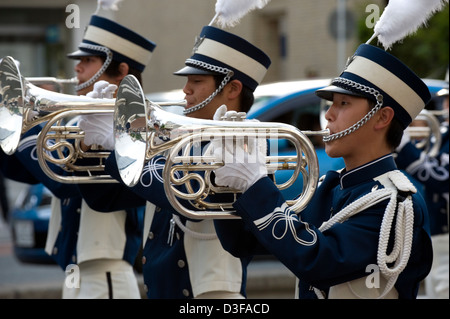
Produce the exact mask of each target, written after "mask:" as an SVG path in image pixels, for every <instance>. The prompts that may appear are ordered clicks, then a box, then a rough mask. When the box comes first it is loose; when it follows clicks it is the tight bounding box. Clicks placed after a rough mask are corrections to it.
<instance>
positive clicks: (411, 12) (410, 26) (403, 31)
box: [367, 0, 449, 50]
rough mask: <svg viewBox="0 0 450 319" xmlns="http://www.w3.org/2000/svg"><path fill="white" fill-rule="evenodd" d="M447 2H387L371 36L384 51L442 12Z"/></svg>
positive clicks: (409, 0) (419, 0) (395, 0)
mask: <svg viewBox="0 0 450 319" xmlns="http://www.w3.org/2000/svg"><path fill="white" fill-rule="evenodd" d="M448 1H449V0H389V4H388V5H387V6H386V8H385V9H384V11H383V14H382V15H381V17H380V19H379V20H378V21H377V23H376V24H375V27H374V34H373V36H372V37H371V38H370V39H369V41H367V43H370V41H372V40H373V39H374V38H375V37H378V41H379V42H380V43H381V44H382V45H383V47H384V49H385V50H387V49H390V48H391V46H392V44H394V43H395V42H398V41H400V40H402V39H403V38H405V37H406V36H408V35H411V34H413V33H415V32H416V31H417V29H419V28H420V27H421V26H422V25H426V23H427V20H428V19H429V18H430V17H431V16H432V15H433V14H434V13H436V12H438V11H440V10H442V8H443V7H444V6H445V3H448Z"/></svg>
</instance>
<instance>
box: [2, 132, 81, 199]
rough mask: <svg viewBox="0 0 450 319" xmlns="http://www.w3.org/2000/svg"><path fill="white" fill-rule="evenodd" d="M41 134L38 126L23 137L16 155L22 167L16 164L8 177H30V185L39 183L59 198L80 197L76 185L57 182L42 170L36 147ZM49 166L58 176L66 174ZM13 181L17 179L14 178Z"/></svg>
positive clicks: (53, 166) (58, 168) (10, 168)
mask: <svg viewBox="0 0 450 319" xmlns="http://www.w3.org/2000/svg"><path fill="white" fill-rule="evenodd" d="M39 132H40V127H39V126H36V127H34V128H32V129H30V130H29V131H27V132H26V133H25V134H24V135H23V137H22V139H21V142H20V144H19V146H18V148H17V150H16V152H15V153H14V157H15V159H17V160H18V161H19V162H20V165H19V163H16V164H15V165H14V166H12V167H9V168H8V169H9V170H10V171H9V173H8V175H10V176H18V178H21V177H20V176H22V177H24V176H26V175H28V177H29V181H28V182H27V183H30V181H31V182H32V181H39V182H40V183H42V184H44V185H45V186H46V187H47V188H48V189H49V190H50V191H51V192H52V193H53V194H54V195H55V196H56V197H58V198H68V197H73V196H79V193H78V188H77V186H76V185H73V184H64V183H60V182H57V181H55V180H53V179H51V178H50V177H49V176H47V174H46V173H45V172H44V171H43V170H42V168H41V166H40V165H39V161H38V159H37V154H36V147H38V146H37V145H36V140H37V136H38V134H39ZM55 156H56V155H55ZM49 165H50V166H51V167H52V169H53V170H54V171H56V172H58V174H61V175H65V174H66V173H65V172H64V170H63V169H62V168H60V167H58V166H56V165H54V164H49ZM29 174H31V176H32V177H31V176H29ZM13 179H16V178H14V177H13Z"/></svg>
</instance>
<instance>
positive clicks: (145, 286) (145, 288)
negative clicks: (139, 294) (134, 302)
mask: <svg viewBox="0 0 450 319" xmlns="http://www.w3.org/2000/svg"><path fill="white" fill-rule="evenodd" d="M144 291H145V293H147V292H148V287H147V285H146V284H144Z"/></svg>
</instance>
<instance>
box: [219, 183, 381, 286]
mask: <svg viewBox="0 0 450 319" xmlns="http://www.w3.org/2000/svg"><path fill="white" fill-rule="evenodd" d="M315 195H316V194H315ZM318 195H320V194H318ZM316 200H319V201H320V199H317V198H316ZM322 200H327V199H322ZM328 200H329V199H328ZM385 206H386V202H381V203H379V204H377V205H375V206H373V207H372V208H371V210H366V211H364V212H361V213H359V214H357V215H355V216H353V217H351V218H349V219H348V220H347V221H345V222H343V223H341V224H336V225H334V226H332V227H331V228H330V229H328V230H326V231H324V232H323V233H322V232H320V231H319V230H318V227H316V226H315V225H312V224H310V223H308V222H306V221H303V220H302V218H301V215H300V216H298V215H296V214H295V213H294V212H292V211H290V209H289V208H288V207H287V205H286V203H285V201H284V199H283V197H282V195H281V193H280V191H279V190H278V189H277V188H276V186H275V185H274V183H273V182H271V181H270V179H268V178H263V179H261V180H259V181H258V182H257V183H255V184H254V185H253V186H252V187H251V188H250V189H249V190H248V191H247V192H245V193H244V194H243V195H242V197H240V198H239V199H238V200H237V201H236V203H235V207H236V209H237V212H238V214H239V215H240V216H241V217H242V219H243V221H244V223H245V226H246V227H247V228H248V230H249V231H250V232H251V233H252V234H253V235H254V236H255V238H256V239H257V241H258V242H259V243H260V244H261V245H262V246H263V247H265V248H266V249H267V250H268V251H269V252H270V253H272V254H273V255H275V256H276V257H277V258H278V259H279V260H280V261H281V262H282V263H283V264H284V265H285V266H286V267H287V268H288V269H290V270H291V271H292V272H293V273H294V274H295V275H296V276H297V277H298V278H300V279H301V280H305V281H306V282H308V283H309V284H312V285H314V286H316V287H318V288H321V287H329V286H331V285H334V284H337V283H341V282H345V281H348V280H352V279H355V278H360V277H362V276H363V275H364V274H365V269H366V267H367V265H369V264H376V261H377V259H376V254H377V247H378V237H379V229H380V225H381V219H382V212H384V207H385ZM380 208H381V209H382V212H381V213H380ZM241 244H242V245H243V244H245V243H241ZM250 245H253V243H252V242H250ZM224 246H227V244H224ZM237 246H238V244H237V243H236V244H235V246H234V247H235V248H236V247H237ZM241 249H242V248H241Z"/></svg>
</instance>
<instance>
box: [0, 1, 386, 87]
mask: <svg viewBox="0 0 450 319" xmlns="http://www.w3.org/2000/svg"><path fill="white" fill-rule="evenodd" d="M71 3H73V4H77V5H78V6H79V8H80V28H75V29H70V30H65V31H67V32H65V33H64V37H65V38H64V41H65V49H66V50H67V51H68V52H71V51H73V50H75V49H76V47H77V45H78V43H79V42H80V41H81V39H82V36H83V33H84V28H85V26H86V25H87V23H88V22H89V19H90V16H91V15H92V14H93V13H94V11H95V9H96V4H97V2H96V1H95V0H72V1H71V0H45V1H42V0H41V1H39V2H37V1H34V0H2V2H1V3H0V10H4V9H7V8H30V7H31V8H33V7H34V8H61V9H62V10H63V9H65V8H66V7H67V5H68V4H71ZM342 3H344V4H345V5H346V6H347V8H348V10H349V11H351V12H352V13H353V16H354V20H355V21H356V20H357V19H360V18H361V17H362V18H364V16H366V15H368V13H366V12H365V7H366V5H367V4H369V3H375V4H379V6H380V8H381V10H382V8H383V7H384V0H336V1H331V0H314V1H313V0H272V1H270V2H269V3H268V5H267V6H266V7H264V8H263V9H261V10H256V11H253V12H251V13H249V14H248V15H246V16H245V17H244V18H242V19H241V21H240V23H239V24H238V25H237V26H235V27H232V28H227V29H226V30H227V31H230V32H233V33H235V34H237V35H240V36H242V37H244V38H245V39H247V40H249V41H250V42H252V43H253V44H255V45H256V46H258V47H260V48H261V49H262V50H263V51H265V52H266V53H267V54H268V55H269V56H270V57H271V59H272V65H271V67H270V69H269V71H268V73H267V75H266V77H265V79H264V82H265V83H267V82H273V81H280V80H293V79H302V78H314V77H332V76H336V75H338V73H339V72H340V70H341V69H342V67H343V64H344V63H345V60H346V57H347V56H349V55H351V54H352V52H353V51H354V50H355V48H356V47H357V45H358V44H359V43H357V40H356V39H355V36H356V30H355V28H356V26H355V25H353V26H351V28H352V29H353V32H352V35H351V37H350V38H348V39H347V41H345V43H344V45H343V47H340V46H339V45H338V41H337V40H336V38H335V37H333V35H332V31H333V30H332V29H333V28H336V27H330V26H329V23H330V17H331V16H332V13H333V12H334V11H335V10H336V9H337V8H338V6H339V4H342ZM119 8H120V10H119V11H108V12H105V11H103V10H102V11H100V14H101V15H105V16H107V17H109V18H112V19H115V20H116V21H117V22H119V23H121V24H123V25H125V26H127V27H129V28H130V29H133V30H135V31H136V32H138V33H140V34H142V35H143V36H145V37H147V38H149V39H150V40H152V41H154V42H156V44H157V47H156V49H155V51H154V53H153V57H152V60H151V61H150V64H149V66H148V67H147V69H146V70H145V71H144V74H143V83H144V91H145V92H147V93H150V92H158V91H164V90H171V89H179V88H182V87H183V85H184V82H185V80H184V79H183V78H182V77H178V76H174V75H173V72H175V71H177V70H178V69H179V68H181V67H182V66H183V65H184V61H185V60H186V59H187V58H188V57H190V55H191V51H192V48H193V45H194V39H195V36H196V35H198V34H199V33H200V31H201V29H202V27H203V26H205V25H208V24H209V23H210V22H211V20H212V18H213V16H214V14H215V1H213V0H209V1H205V0H183V1H180V0H164V1H161V0H123V1H121V2H119ZM62 12H63V14H62V16H61V24H64V23H65V21H64V20H65V18H66V16H67V15H68V14H69V13H65V14H64V11H62ZM42 21H43V23H45V17H43V19H42ZM1 27H2V23H1V22H0V30H1ZM282 43H284V45H282ZM0 45H1V43H0ZM21 63H22V64H26V63H27V61H21ZM74 65H75V62H74V61H70V60H67V70H69V71H66V72H65V73H70V72H72V74H68V76H73V75H74V73H73V66H74ZM34 76H36V75H34ZM40 76H47V74H41V75H40ZM53 76H54V75H53Z"/></svg>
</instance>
